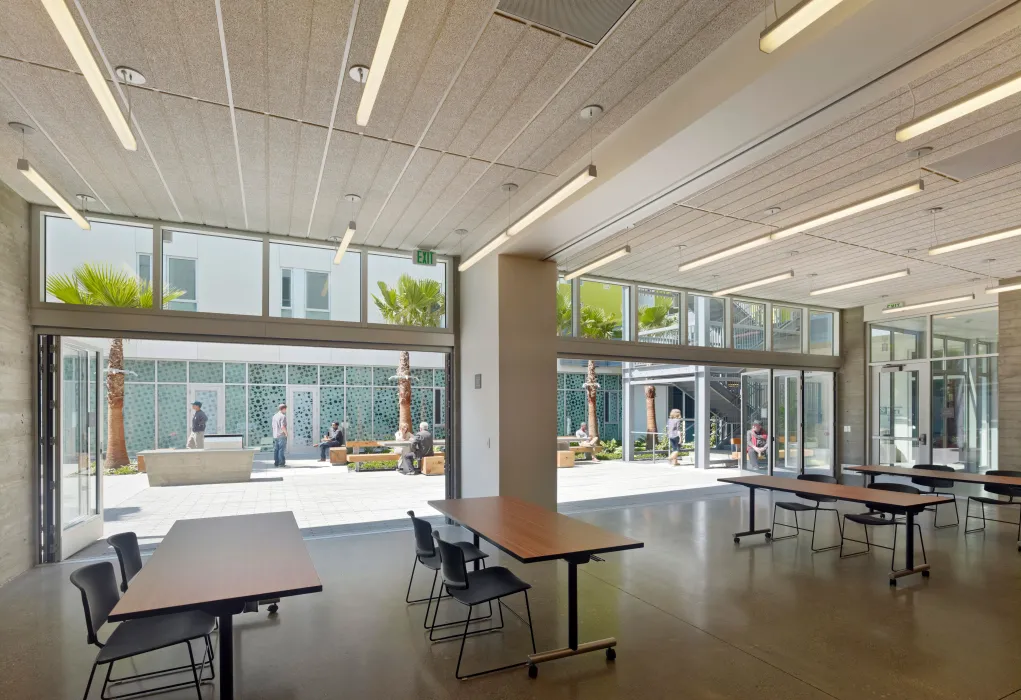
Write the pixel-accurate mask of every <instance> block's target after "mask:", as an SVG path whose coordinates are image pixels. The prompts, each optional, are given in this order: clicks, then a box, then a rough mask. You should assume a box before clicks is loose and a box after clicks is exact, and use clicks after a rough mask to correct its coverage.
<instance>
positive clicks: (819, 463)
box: [802, 372, 836, 475]
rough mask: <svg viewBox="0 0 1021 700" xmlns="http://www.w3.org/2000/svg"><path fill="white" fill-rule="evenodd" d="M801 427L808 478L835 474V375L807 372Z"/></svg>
mask: <svg viewBox="0 0 1021 700" xmlns="http://www.w3.org/2000/svg"><path fill="white" fill-rule="evenodd" d="M802 392H803V395H804V397H805V400H804V405H803V406H802V425H803V427H804V430H803V444H804V449H803V450H802V454H803V455H804V461H805V473H806V474H829V475H832V474H833V468H834V466H835V465H834V458H835V456H836V450H835V447H836V445H835V443H834V438H835V436H834V434H833V429H834V425H835V423H834V412H833V373H832V372H805V375H804V388H803V390H802Z"/></svg>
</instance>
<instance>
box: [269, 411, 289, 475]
mask: <svg viewBox="0 0 1021 700" xmlns="http://www.w3.org/2000/svg"><path fill="white" fill-rule="evenodd" d="M272 424H273V466H274V467H286V466H287V460H286V458H285V456H284V453H285V452H286V450H287V404H285V403H282V404H280V405H279V406H277V412H276V413H275V414H274V415H273V421H272Z"/></svg>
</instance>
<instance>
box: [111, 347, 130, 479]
mask: <svg viewBox="0 0 1021 700" xmlns="http://www.w3.org/2000/svg"><path fill="white" fill-rule="evenodd" d="M106 406H107V419H106V463H105V464H106V467H107V469H113V468H115V467H123V466H125V465H127V464H129V463H130V461H131V460H129V459H128V445H127V441H126V440H125V438H124V340H123V339H122V338H114V339H113V340H111V341H110V357H109V361H108V364H107V372H106Z"/></svg>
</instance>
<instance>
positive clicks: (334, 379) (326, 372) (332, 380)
mask: <svg viewBox="0 0 1021 700" xmlns="http://www.w3.org/2000/svg"><path fill="white" fill-rule="evenodd" d="M319 383H320V384H331V385H333V386H344V366H343V365H339V366H338V365H319Z"/></svg>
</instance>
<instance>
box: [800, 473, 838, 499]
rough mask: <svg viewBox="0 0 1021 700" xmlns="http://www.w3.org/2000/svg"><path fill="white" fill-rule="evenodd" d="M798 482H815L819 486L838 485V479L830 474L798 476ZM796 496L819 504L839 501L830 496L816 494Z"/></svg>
mask: <svg viewBox="0 0 1021 700" xmlns="http://www.w3.org/2000/svg"><path fill="white" fill-rule="evenodd" d="M798 481H814V482H816V483H817V484H835V483H837V480H836V478H835V477H832V476H829V475H828V474H798ZM794 495H795V496H797V497H798V498H803V499H805V500H806V501H816V502H817V503H835V502H836V500H837V499H835V498H830V497H829V496H818V495H816V494H814V493H795V494H794Z"/></svg>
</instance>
